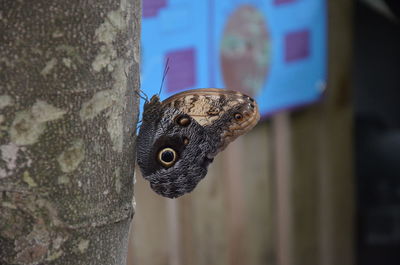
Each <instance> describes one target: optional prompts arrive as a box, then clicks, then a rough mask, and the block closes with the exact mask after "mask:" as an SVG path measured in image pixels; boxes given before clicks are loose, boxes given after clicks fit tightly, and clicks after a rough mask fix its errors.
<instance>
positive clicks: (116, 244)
mask: <svg viewBox="0 0 400 265" xmlns="http://www.w3.org/2000/svg"><path fill="white" fill-rule="evenodd" d="M140 9H141V6H140V1H139V0H115V1H113V0H96V1H78V0H72V1H63V0H54V1H47V0H36V1H23V0H21V1H14V0H2V1H1V3H0V32H1V34H0V264H2V265H3V264H63V265H64V264H74V265H79V264H85V265H87V264H107V265H108V264H118V265H121V264H125V259H126V252H127V241H128V232H129V224H130V221H131V219H132V217H133V211H134V209H133V206H132V198H133V180H134V164H135V163H134V161H135V157H134V155H135V152H134V140H135V138H134V135H135V124H136V121H137V111H138V107H137V106H138V104H137V102H138V101H137V97H136V96H135V93H134V89H137V88H138V86H139V57H140V56H139V39H140V14H141V11H140Z"/></svg>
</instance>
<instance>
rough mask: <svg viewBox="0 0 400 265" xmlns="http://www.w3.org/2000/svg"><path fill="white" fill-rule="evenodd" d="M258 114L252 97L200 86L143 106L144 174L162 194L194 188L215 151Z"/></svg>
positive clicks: (140, 159) (141, 153)
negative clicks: (200, 87)
mask: <svg viewBox="0 0 400 265" xmlns="http://www.w3.org/2000/svg"><path fill="white" fill-rule="evenodd" d="M258 119H259V113H258V107H257V104H256V103H255V102H254V100H253V99H251V98H250V97H248V96H246V95H243V94H241V93H239V92H235V91H229V90H222V89H196V90H191V91H185V92H182V93H178V94H176V95H174V96H172V97H170V98H168V99H166V100H164V101H163V102H160V101H159V98H158V97H157V96H153V98H152V99H151V100H150V102H147V103H146V104H145V107H144V113H143V122H142V125H141V127H140V131H139V135H138V138H137V161H138V164H139V167H140V169H141V171H142V175H143V177H144V178H145V179H147V180H148V181H149V182H150V186H151V187H152V189H153V190H154V191H155V192H157V193H158V194H160V195H162V196H165V197H169V198H176V197H179V196H181V195H183V194H185V193H187V192H190V191H192V190H193V189H194V188H195V187H196V185H197V184H198V182H199V181H200V180H201V179H203V178H204V176H205V175H206V174H207V168H208V165H209V164H210V163H211V162H212V161H213V159H214V156H215V155H216V154H217V153H218V152H219V151H221V150H223V149H224V148H225V147H226V146H227V145H228V144H229V142H231V141H233V140H234V139H236V138H237V137H238V136H239V135H242V134H244V133H246V132H247V131H249V130H250V129H251V128H253V127H254V126H255V124H256V123H257V121H258Z"/></svg>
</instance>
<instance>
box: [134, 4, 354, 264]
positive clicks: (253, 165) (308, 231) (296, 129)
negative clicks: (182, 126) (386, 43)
mask: <svg viewBox="0 0 400 265" xmlns="http://www.w3.org/2000/svg"><path fill="white" fill-rule="evenodd" d="M328 2H329V10H328V12H329V16H328V17H329V23H328V24H329V56H328V59H329V65H328V68H329V74H328V86H327V89H326V95H325V98H324V99H323V100H322V102H320V103H317V104H314V105H312V106H309V107H306V108H304V109H302V110H298V111H294V112H291V113H289V112H281V113H279V114H277V115H275V116H274V117H272V119H270V121H267V122H262V123H261V124H259V125H258V126H257V127H256V128H255V129H254V130H253V131H252V132H250V133H249V134H248V135H246V136H244V137H241V138H239V139H238V140H237V141H236V142H234V143H232V144H231V145H230V146H229V147H228V148H227V149H226V151H224V152H223V153H222V154H220V155H218V156H217V158H216V160H215V161H214V163H213V164H211V166H210V169H209V173H208V175H207V176H206V178H205V179H204V180H202V181H201V182H200V184H199V185H198V187H197V188H196V190H195V191H194V192H192V193H190V194H188V195H185V196H183V197H181V198H179V199H176V200H170V199H165V198H161V197H160V196H158V195H156V194H155V193H154V192H153V191H151V189H150V187H149V185H148V183H147V182H145V181H144V180H143V178H142V177H141V176H140V175H138V176H137V183H136V185H135V197H136V214H135V217H134V221H133V225H132V231H131V239H132V240H131V244H130V245H131V246H130V255H129V257H128V265H133V264H134V265H147V264H148V265H161V264H162V265H213V264H215V265H225V264H226V265H236V264H238V265H239V264H250V265H261V264H268V265H269V264H271V265H275V264H276V265H336V264H340V265H352V264H354V258H353V256H354V253H353V252H354V249H353V245H354V231H355V229H354V227H353V212H354V187H353V183H354V176H353V169H352V167H353V155H352V146H353V141H352V112H351V94H352V88H351V55H352V54H351V41H352V40H351V35H352V3H351V2H352V1H347V0H329V1H328Z"/></svg>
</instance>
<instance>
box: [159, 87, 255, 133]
mask: <svg viewBox="0 0 400 265" xmlns="http://www.w3.org/2000/svg"><path fill="white" fill-rule="evenodd" d="M247 103H248V104H254V105H256V103H255V102H254V100H253V99H251V98H250V97H248V96H246V95H244V94H242V93H240V92H237V91H232V90H226V89H218V88H203V89H192V90H187V91H184V92H181V93H178V94H175V95H173V96H171V97H169V98H167V99H166V100H164V101H163V102H162V104H163V105H169V106H170V107H174V108H177V109H179V110H181V111H183V112H185V113H186V114H188V115H189V116H191V117H193V119H195V120H196V121H197V122H198V123H199V124H200V125H202V126H207V125H210V124H212V123H213V122H214V121H216V120H217V119H219V118H220V117H221V116H222V115H223V114H224V113H225V112H226V111H227V110H229V109H231V108H233V107H234V106H236V105H237V104H247ZM255 112H256V113H257V114H258V108H257V105H256V110H255Z"/></svg>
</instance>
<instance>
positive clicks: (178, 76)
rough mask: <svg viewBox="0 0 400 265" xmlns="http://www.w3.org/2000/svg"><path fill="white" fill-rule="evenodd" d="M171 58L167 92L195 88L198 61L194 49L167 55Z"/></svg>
mask: <svg viewBox="0 0 400 265" xmlns="http://www.w3.org/2000/svg"><path fill="white" fill-rule="evenodd" d="M168 58H169V66H170V67H169V71H168V74H167V91H169V92H174V91H179V90H182V89H185V88H189V87H193V86H194V85H195V82H196V81H195V79H196V74H195V73H196V69H195V68H196V67H195V65H196V59H195V50H194V49H193V48H190V49H185V50H178V51H171V52H168V53H167V54H166V55H165V61H166V60H167V59H168Z"/></svg>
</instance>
